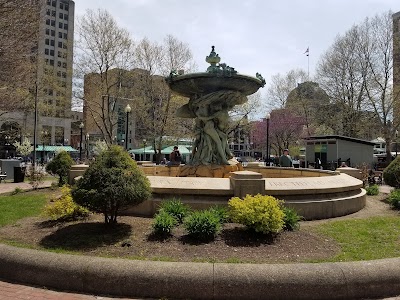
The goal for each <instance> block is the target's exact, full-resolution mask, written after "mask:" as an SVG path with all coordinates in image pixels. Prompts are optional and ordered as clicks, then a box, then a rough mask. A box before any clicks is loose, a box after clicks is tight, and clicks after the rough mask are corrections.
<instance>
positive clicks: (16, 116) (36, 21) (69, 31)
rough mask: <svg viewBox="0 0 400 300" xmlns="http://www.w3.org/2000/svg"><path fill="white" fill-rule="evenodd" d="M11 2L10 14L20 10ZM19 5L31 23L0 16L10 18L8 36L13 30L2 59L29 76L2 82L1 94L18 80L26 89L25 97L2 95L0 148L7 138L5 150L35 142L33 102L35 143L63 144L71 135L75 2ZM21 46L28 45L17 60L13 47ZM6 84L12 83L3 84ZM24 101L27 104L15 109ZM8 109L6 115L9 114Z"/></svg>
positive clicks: (40, 0) (37, 0) (31, 0)
mask: <svg viewBox="0 0 400 300" xmlns="http://www.w3.org/2000/svg"><path fill="white" fill-rule="evenodd" d="M9 2H10V3H11V4H10V11H11V12H12V11H13V10H15V11H17V9H20V10H21V7H17V8H16V6H18V3H17V2H18V1H15V2H12V1H9ZM23 4H24V7H23V9H25V10H29V14H30V15H29V22H28V21H26V22H24V18H25V17H26V16H24V17H22V18H19V19H20V20H18V21H17V20H16V18H15V14H12V13H9V14H7V15H6V14H3V16H2V18H10V20H8V21H9V24H10V27H11V29H12V30H10V32H12V31H14V32H13V33H11V34H9V35H8V36H7V43H8V45H11V47H9V48H10V49H9V50H11V51H5V52H4V54H3V56H4V57H3V60H5V61H7V59H8V62H13V64H10V65H13V68H16V67H19V68H21V70H22V71H21V72H20V73H23V72H26V73H27V74H29V76H15V78H13V77H12V76H3V78H0V89H1V88H2V89H3V91H7V90H9V91H13V92H14V91H16V90H17V89H18V85H17V84H16V83H17V82H18V81H21V82H22V80H25V81H27V82H25V86H24V88H25V91H26V93H25V94H24V93H20V94H19V96H20V95H21V94H22V95H24V96H21V97H19V98H15V96H14V99H13V98H12V97H9V98H7V97H6V96H4V97H2V93H0V104H1V102H2V101H3V104H5V105H0V146H2V145H3V148H4V146H6V144H7V139H8V145H10V144H12V143H11V142H12V140H16V139H17V137H18V138H21V137H30V138H31V140H32V141H33V127H34V126H33V124H34V102H35V100H36V102H37V104H38V105H37V107H38V122H37V124H38V127H37V128H38V130H37V133H38V134H37V142H38V144H42V142H45V143H46V144H52V145H56V144H66V143H67V141H70V133H71V118H70V112H71V99H72V62H73V34H74V10H75V3H74V1H72V0H24V2H23ZM13 5H14V6H13ZM21 5H22V4H21ZM21 32H24V33H25V35H24V39H25V41H21V34H20V33H21ZM13 39H14V40H13ZM21 44H26V45H27V46H26V47H18V51H17V52H18V53H17V54H16V55H15V53H16V51H12V45H15V46H14V47H17V46H19V45H21ZM15 49H17V48H15ZM13 54H14V55H13ZM7 56H8V57H7ZM21 57H29V60H20V61H19V58H21ZM17 60H18V61H17ZM29 64H31V66H29ZM28 66H29V67H28ZM6 75H7V74H6ZM7 80H10V81H14V82H8V83H7ZM19 88H20V87H19ZM3 95H5V93H3ZM9 95H11V93H9ZM7 101H8V102H9V101H16V107H10V106H9V105H8V106H7V104H8V103H4V102H7ZM17 102H18V105H17ZM22 102H26V103H25V104H24V105H19V103H22ZM7 108H10V111H8V112H7ZM1 110H3V111H2V112H1ZM4 111H6V113H4ZM10 139H11V142H10ZM3 150H4V149H3ZM0 152H1V151H0ZM3 152H4V151H3ZM3 156H4V154H3Z"/></svg>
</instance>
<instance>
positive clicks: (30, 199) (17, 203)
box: [0, 191, 49, 226]
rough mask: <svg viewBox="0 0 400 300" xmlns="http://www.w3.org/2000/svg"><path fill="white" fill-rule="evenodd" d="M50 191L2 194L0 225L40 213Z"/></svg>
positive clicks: (0, 198) (0, 196)
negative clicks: (11, 194)
mask: <svg viewBox="0 0 400 300" xmlns="http://www.w3.org/2000/svg"><path fill="white" fill-rule="evenodd" d="M47 195H49V193H48V192H44V191H32V192H27V193H21V194H17V195H13V196H10V195H0V212H1V213H0V226H4V225H9V224H14V223H15V222H17V221H18V220H19V219H22V218H26V217H32V216H37V215H39V214H40V213H41V212H42V210H43V207H44V206H45V204H46V202H47V200H46V199H47V198H46V197H47Z"/></svg>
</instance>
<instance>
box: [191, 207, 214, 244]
mask: <svg viewBox="0 0 400 300" xmlns="http://www.w3.org/2000/svg"><path fill="white" fill-rule="evenodd" d="M183 226H184V227H185V229H186V230H187V232H188V234H189V235H190V236H192V237H193V238H195V239H198V240H210V239H213V238H214V237H215V236H216V235H217V233H218V232H219V231H220V230H221V223H220V218H219V217H218V216H217V215H216V214H215V212H213V211H210V210H202V211H194V212H192V213H191V214H190V215H189V216H188V217H186V218H185V219H184V221H183Z"/></svg>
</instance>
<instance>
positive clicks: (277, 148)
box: [252, 109, 305, 155]
mask: <svg viewBox="0 0 400 300" xmlns="http://www.w3.org/2000/svg"><path fill="white" fill-rule="evenodd" d="M304 125H305V119H304V118H303V117H301V116H299V115H298V114H295V113H294V112H293V111H292V110H290V109H276V110H273V111H271V116H270V120H269V147H271V148H272V149H273V150H274V152H275V154H278V155H279V154H280V153H282V150H283V149H285V148H290V147H292V146H294V145H295V144H296V142H297V141H299V140H300V139H302V138H303V136H302V134H303V126H304ZM252 136H253V141H254V143H255V144H256V145H258V146H259V147H260V146H261V148H263V149H266V146H267V145H266V142H267V119H263V120H261V121H257V122H254V123H253V127H252Z"/></svg>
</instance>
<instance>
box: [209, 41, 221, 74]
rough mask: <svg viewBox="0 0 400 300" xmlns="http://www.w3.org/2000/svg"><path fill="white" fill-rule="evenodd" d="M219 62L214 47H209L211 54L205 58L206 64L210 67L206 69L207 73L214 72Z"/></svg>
mask: <svg viewBox="0 0 400 300" xmlns="http://www.w3.org/2000/svg"><path fill="white" fill-rule="evenodd" d="M220 61H221V57H219V55H218V54H217V53H215V46H211V52H210V55H209V56H206V62H208V63H209V64H210V65H211V66H209V67H208V68H207V72H211V73H213V72H215V71H217V70H218V69H219V67H218V66H217V63H219V62H220Z"/></svg>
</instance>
